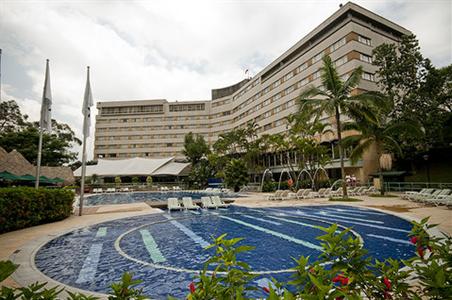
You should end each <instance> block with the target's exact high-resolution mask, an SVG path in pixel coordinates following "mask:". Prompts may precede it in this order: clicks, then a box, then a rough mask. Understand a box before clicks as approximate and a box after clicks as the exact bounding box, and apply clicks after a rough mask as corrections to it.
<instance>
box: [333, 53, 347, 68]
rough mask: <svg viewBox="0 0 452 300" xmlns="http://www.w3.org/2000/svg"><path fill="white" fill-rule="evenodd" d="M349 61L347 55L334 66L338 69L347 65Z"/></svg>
mask: <svg viewBox="0 0 452 300" xmlns="http://www.w3.org/2000/svg"><path fill="white" fill-rule="evenodd" d="M347 61H348V58H347V55H345V56H342V57H341V58H339V59H338V60H336V61H335V62H334V65H335V66H336V67H339V66H342V65H343V64H345V63H346V62H347Z"/></svg>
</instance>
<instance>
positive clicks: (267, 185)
mask: <svg viewBox="0 0 452 300" xmlns="http://www.w3.org/2000/svg"><path fill="white" fill-rule="evenodd" d="M274 191H275V185H274V184H273V182H272V181H269V180H267V181H264V184H263V185H262V192H264V193H271V192H274Z"/></svg>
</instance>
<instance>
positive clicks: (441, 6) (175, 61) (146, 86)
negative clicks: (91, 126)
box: [0, 0, 451, 155]
mask: <svg viewBox="0 0 452 300" xmlns="http://www.w3.org/2000/svg"><path fill="white" fill-rule="evenodd" d="M339 3H340V1H336V0H335V1H251V0H249V1H108V2H107V1H80V2H75V1H74V2H68V1H62V2H57V1H7V0H3V1H1V2H0V45H1V47H2V48H3V54H4V55H3V60H4V63H3V64H4V68H3V74H2V81H3V82H4V83H7V84H8V85H9V88H8V90H6V89H5V93H6V94H7V97H10V98H14V99H17V101H18V102H19V104H20V106H21V108H22V109H23V111H24V112H26V113H27V114H29V115H30V117H31V118H32V119H37V118H38V116H39V107H40V99H41V94H42V86H43V82H44V67H45V59H46V58H49V59H50V71H51V82H52V93H53V98H54V108H53V112H54V117H55V118H56V119H57V120H59V121H62V122H67V123H68V124H70V126H71V127H72V128H74V130H75V131H76V132H77V133H78V134H79V135H80V133H81V127H82V116H81V112H80V111H81V104H82V97H83V89H84V84H85V72H86V70H85V67H86V65H90V66H91V71H92V73H91V75H92V77H91V83H92V88H93V94H94V97H95V99H96V101H99V100H125V99H155V98H166V99H168V100H182V101H183V100H198V99H210V90H211V89H212V88H218V87H223V86H228V85H230V84H233V83H236V82H238V81H239V80H241V79H243V78H244V70H245V69H247V68H248V69H250V71H251V73H252V74H255V73H257V72H259V71H260V70H261V69H262V68H263V67H265V66H266V65H267V64H269V63H270V62H271V61H272V60H273V59H275V58H276V57H277V56H279V55H280V54H282V53H283V52H284V51H285V50H287V49H288V48H289V47H291V46H292V45H293V44H294V43H296V42H297V41H298V40H299V39H301V38H302V37H303V36H304V35H306V34H307V33H308V32H309V31H311V30H312V29H313V28H314V27H315V26H317V25H318V24H320V23H321V22H322V21H324V19H325V18H327V17H328V16H330V15H331V14H332V13H333V12H334V11H336V10H337V9H338V6H339ZM358 4H361V5H363V6H365V7H367V8H369V9H371V10H374V11H375V12H377V13H380V14H382V15H383V16H385V17H387V18H388V19H390V20H392V21H394V22H396V23H399V24H400V25H402V26H404V27H406V28H408V29H410V30H412V31H413V32H415V33H416V34H417V35H418V38H419V39H420V42H421V46H422V50H423V52H424V53H425V55H426V56H427V57H431V58H432V59H433V62H434V63H435V64H438V65H445V64H449V63H450V53H451V33H450V30H451V29H450V28H451V10H450V2H449V1H447V0H444V1H438V0H436V1H395V2H394V1H358ZM395 7H396V9H395ZM3 95H5V94H3ZM88 149H89V152H90V153H92V136H91V139H90V145H89V147H88ZM91 155H92V154H91Z"/></svg>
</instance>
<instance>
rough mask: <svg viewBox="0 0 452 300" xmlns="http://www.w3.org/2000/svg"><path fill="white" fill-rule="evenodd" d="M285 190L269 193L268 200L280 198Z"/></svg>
mask: <svg viewBox="0 0 452 300" xmlns="http://www.w3.org/2000/svg"><path fill="white" fill-rule="evenodd" d="M282 192H283V191H281V190H277V191H276V192H275V193H274V194H273V195H269V196H268V197H267V200H279V199H280V198H281V193H282Z"/></svg>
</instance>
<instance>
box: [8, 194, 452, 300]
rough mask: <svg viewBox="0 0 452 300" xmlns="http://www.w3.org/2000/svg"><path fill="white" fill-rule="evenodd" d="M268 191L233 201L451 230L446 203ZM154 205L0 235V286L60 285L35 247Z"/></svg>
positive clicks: (107, 209) (101, 209) (120, 207)
mask: <svg viewBox="0 0 452 300" xmlns="http://www.w3.org/2000/svg"><path fill="white" fill-rule="evenodd" d="M267 195H268V194H262V193H246V194H245V196H246V197H241V198H237V199H236V200H235V202H234V204H235V205H239V206H246V207H270V206H305V205H346V206H357V207H366V208H371V209H377V210H381V211H384V212H386V213H390V214H394V215H397V216H399V217H402V218H405V219H409V220H420V219H422V218H425V217H430V223H434V224H439V226H438V229H439V231H442V232H445V233H448V234H452V210H450V209H447V208H446V207H432V206H425V205H423V204H419V203H413V202H410V201H407V200H402V199H400V198H399V197H384V198H378V197H369V196H356V197H354V198H358V199H360V200H363V201H361V202H339V201H335V202H331V201H328V199H325V198H320V199H305V200H284V201H268V200H265V199H266V197H267ZM161 212H162V210H161V209H158V208H151V207H150V206H149V205H147V204H145V203H133V204H116V205H103V206H97V207H87V208H86V210H85V214H84V215H83V216H81V217H80V216H78V214H76V215H73V216H71V217H69V218H67V219H65V220H63V221H59V222H55V223H50V224H44V225H39V226H34V227H30V228H26V229H21V230H17V231H13V232H8V233H5V234H2V235H0V260H7V259H12V260H13V261H14V262H15V263H19V264H20V265H21V266H20V267H19V269H18V270H17V271H16V272H15V273H14V274H13V275H12V276H11V277H10V278H7V279H6V280H5V281H3V282H1V283H0V286H2V285H5V286H12V287H20V286H23V285H27V284H30V283H33V282H36V281H40V282H43V281H47V282H49V286H54V285H60V286H64V285H63V284H60V283H58V282H55V281H53V280H51V279H50V278H48V277H46V276H45V275H43V274H42V273H41V272H39V271H38V270H37V269H36V267H35V266H34V254H35V253H36V251H37V250H38V249H39V248H40V246H42V245H43V244H45V243H46V242H47V241H49V240H50V239H52V238H54V237H56V236H58V235H61V234H63V233H65V232H69V231H72V230H74V229H77V228H81V227H85V226H90V225H93V224H97V223H101V222H105V221H110V220H115V219H120V218H127V217H132V216H139V215H146V214H153V213H161ZM65 287H66V289H69V290H70V291H76V292H84V293H86V294H92V295H95V296H99V297H101V298H104V297H105V295H103V294H95V293H91V292H87V291H81V290H77V289H74V288H72V287H67V286H65Z"/></svg>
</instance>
